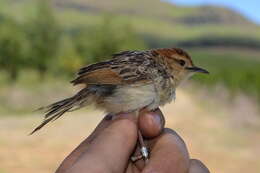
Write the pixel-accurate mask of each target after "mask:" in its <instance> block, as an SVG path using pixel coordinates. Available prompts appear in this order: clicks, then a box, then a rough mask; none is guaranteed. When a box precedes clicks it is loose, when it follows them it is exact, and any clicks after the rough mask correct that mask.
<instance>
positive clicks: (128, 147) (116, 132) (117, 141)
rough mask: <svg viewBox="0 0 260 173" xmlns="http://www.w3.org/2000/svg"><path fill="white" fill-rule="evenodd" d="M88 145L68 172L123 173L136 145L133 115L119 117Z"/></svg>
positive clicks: (135, 128)
mask: <svg viewBox="0 0 260 173" xmlns="http://www.w3.org/2000/svg"><path fill="white" fill-rule="evenodd" d="M118 117H119V118H117V119H116V120H113V121H112V123H111V124H109V125H108V126H107V127H106V128H105V129H103V130H102V131H101V132H99V134H98V135H97V136H96V137H95V138H94V139H93V140H92V141H91V142H90V143H89V145H88V147H87V148H86V150H85V152H84V154H82V155H81V156H80V158H79V159H78V161H77V162H76V163H75V164H74V165H73V166H72V168H71V169H70V170H69V171H68V172H85V171H86V170H87V171H88V172H120V173H121V172H123V171H124V170H125V168H126V166H127V162H128V159H129V157H130V155H131V153H132V151H133V149H134V147H135V145H136V140H137V125H136V122H135V121H134V120H133V118H132V117H133V115H131V114H127V115H121V116H118Z"/></svg>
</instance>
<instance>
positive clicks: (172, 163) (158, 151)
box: [143, 129, 189, 173]
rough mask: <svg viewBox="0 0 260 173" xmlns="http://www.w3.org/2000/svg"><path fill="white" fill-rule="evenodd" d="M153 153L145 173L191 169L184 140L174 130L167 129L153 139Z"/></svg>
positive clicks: (177, 172) (178, 172)
mask: <svg viewBox="0 0 260 173" xmlns="http://www.w3.org/2000/svg"><path fill="white" fill-rule="evenodd" d="M150 145H151V147H152V149H151V153H150V156H151V157H150V160H149V162H148V164H147V165H146V166H145V167H144V169H143V173H148V172H158V173H160V172H163V173H167V172H169V173H172V172H173V170H174V172H175V173H186V172H188V170H189V154H188V150H187V148H186V145H185V143H184V141H183V140H182V139H181V137H180V136H179V135H178V134H177V133H176V132H175V131H173V130H170V129H165V130H164V132H163V134H162V135H161V136H159V137H158V138H157V139H154V141H151V144H150Z"/></svg>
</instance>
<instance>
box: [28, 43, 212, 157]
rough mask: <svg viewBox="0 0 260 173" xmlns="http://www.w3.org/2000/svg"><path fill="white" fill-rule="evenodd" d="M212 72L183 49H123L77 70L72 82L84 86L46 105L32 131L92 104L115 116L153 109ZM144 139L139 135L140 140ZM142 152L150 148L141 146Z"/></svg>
mask: <svg viewBox="0 0 260 173" xmlns="http://www.w3.org/2000/svg"><path fill="white" fill-rule="evenodd" d="M197 72H200V73H209V72H208V71H207V70H204V69H202V68H199V67H196V66H194V64H193V62H192V59H191V57H190V56H189V55H188V53H186V52H185V51H184V50H182V49H180V48H162V49H152V50H144V51H123V52H120V53H117V54H114V55H113V56H112V59H111V60H108V61H103V62H98V63H95V64H91V65H89V66H86V67H83V68H81V69H80V70H79V72H78V73H77V77H76V79H74V80H73V81H71V83H72V84H73V85H79V84H84V85H85V86H84V88H83V89H82V90H80V91H79V92H78V93H76V94H75V95H74V96H72V97H70V98H66V99H64V100H61V101H58V102H56V103H53V104H51V105H49V106H46V107H43V108H44V109H45V110H46V114H45V117H44V120H43V122H42V123H41V124H40V125H39V126H38V127H37V128H35V129H34V130H33V132H32V133H31V134H33V133H34V132H36V131H37V130H39V129H41V128H42V127H43V126H44V125H46V124H47V123H48V122H50V121H54V120H56V119H58V118H59V117H61V116H62V115H63V114H64V113H65V112H70V111H74V110H76V109H79V108H82V107H85V106H87V105H90V104H93V103H94V104H95V106H96V107H97V108H99V109H102V110H104V111H105V112H107V113H109V114H112V115H116V114H119V113H127V112H137V115H138V111H139V110H140V109H143V108H146V109H147V110H154V109H156V108H158V107H159V106H163V105H165V104H166V103H170V102H171V101H172V100H174V99H175V90H176V87H177V86H178V85H179V84H180V83H181V82H182V81H183V80H185V79H187V78H188V77H190V76H192V75H193V74H194V73H197ZM140 140H142V137H141V135H139V142H140ZM141 153H142V155H143V156H144V157H145V158H147V157H148V151H147V149H146V148H145V147H144V146H141Z"/></svg>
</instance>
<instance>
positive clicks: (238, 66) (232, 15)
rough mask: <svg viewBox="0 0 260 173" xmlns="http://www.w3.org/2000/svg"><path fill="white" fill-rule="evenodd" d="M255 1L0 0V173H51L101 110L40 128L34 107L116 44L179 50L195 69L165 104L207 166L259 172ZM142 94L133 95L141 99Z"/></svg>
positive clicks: (259, 52)
mask: <svg viewBox="0 0 260 173" xmlns="http://www.w3.org/2000/svg"><path fill="white" fill-rule="evenodd" d="M259 7H260V2H259V1H256V0H255V1H254V0H250V1H243V0H236V1H235V0H230V1H224V0H201V1H200V0H172V1H160V0H103V1H101V0H53V1H48V0H41V1H40V0H0V173H13V172H21V173H33V172H38V173H46V172H54V170H55V169H56V168H57V166H58V164H59V163H60V162H61V161H62V160H63V158H64V157H65V156H66V155H68V154H69V152H70V151H72V149H73V148H75V147H76V146H77V145H78V144H79V143H80V142H81V141H82V140H83V139H84V138H85V137H86V136H87V135H88V134H89V133H90V132H91V131H92V130H93V128H94V127H95V126H96V124H97V123H98V122H99V121H100V119H101V118H102V117H103V115H104V113H102V112H98V111H96V110H94V109H93V108H87V109H84V110H80V111H77V112H73V113H68V114H66V115H65V116H64V117H63V118H61V119H59V120H58V121H56V122H54V123H52V124H50V125H49V126H48V128H44V129H43V130H41V131H40V132H39V133H37V134H35V135H33V136H28V133H29V132H30V131H31V130H32V129H33V128H34V127H35V126H36V125H37V124H38V123H40V121H41V119H42V113H40V112H34V111H33V110H35V109H36V108H38V107H40V106H43V105H46V104H49V103H51V102H54V101H57V100H59V99H62V98H64V97H68V96H70V95H72V94H73V93H74V92H75V91H77V88H73V87H72V86H71V85H70V84H69V81H70V80H71V79H73V77H74V76H75V75H74V74H75V72H76V70H77V69H78V68H80V67H81V66H84V65H87V64H90V63H93V62H96V61H100V60H104V59H107V58H109V57H110V56H109V55H111V54H113V53H116V52H118V51H121V50H132V49H137V50H142V49H150V48H159V47H181V48H185V49H186V50H187V51H188V52H189V53H190V54H191V56H192V57H193V60H194V62H195V64H197V65H198V66H202V67H204V68H206V69H208V70H209V71H210V72H211V74H210V75H209V76H206V75H197V76H194V77H193V78H192V79H191V80H189V81H187V82H186V83H185V84H183V85H182V86H181V87H180V88H179V89H178V91H177V100H176V101H175V103H172V104H170V105H167V106H166V107H164V108H162V111H163V112H164V114H165V116H166V121H167V126H168V127H170V128H173V129H175V130H176V131H177V132H178V133H179V134H180V135H181V136H182V137H183V139H184V140H185V142H186V143H187V146H188V148H189V152H190V155H191V157H192V158H198V159H201V160H202V161H203V162H204V163H205V164H206V165H207V166H208V167H209V169H210V170H211V172H221V173H237V172H251V173H258V172H260V160H259V155H260V135H259V134H260V113H259V110H260V109H259V106H260V10H259ZM137 99H138V98H137Z"/></svg>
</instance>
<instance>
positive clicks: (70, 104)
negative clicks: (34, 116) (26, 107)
mask: <svg viewBox="0 0 260 173" xmlns="http://www.w3.org/2000/svg"><path fill="white" fill-rule="evenodd" d="M89 94H90V91H89V90H88V89H87V88H84V89H82V90H81V91H79V92H78V93H77V94H76V95H75V96H73V97H70V98H67V99H64V100H61V101H58V102H56V103H53V104H51V105H49V106H46V107H42V108H40V109H39V110H45V113H46V114H45V116H44V120H43V122H42V123H41V124H40V125H39V126H37V127H36V128H35V129H34V130H33V131H32V132H31V133H30V135H32V134H33V133H35V132H36V131H38V130H40V129H41V128H42V127H43V126H45V125H46V124H48V123H49V122H51V121H55V120H57V119H58V118H60V117H61V116H62V115H63V114H64V113H65V112H70V111H74V110H76V109H79V108H81V107H83V106H84V105H85V104H83V103H86V102H87V101H88V97H89Z"/></svg>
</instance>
